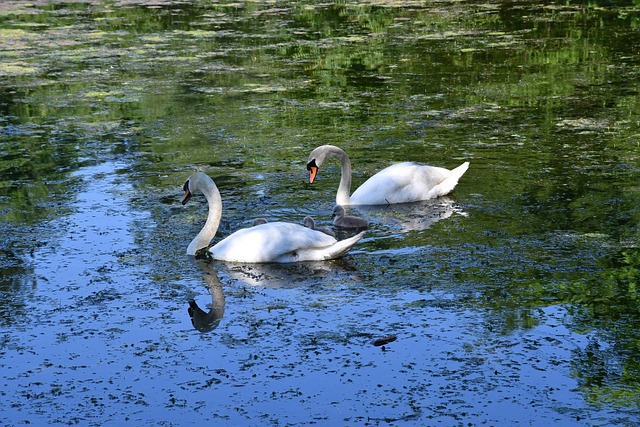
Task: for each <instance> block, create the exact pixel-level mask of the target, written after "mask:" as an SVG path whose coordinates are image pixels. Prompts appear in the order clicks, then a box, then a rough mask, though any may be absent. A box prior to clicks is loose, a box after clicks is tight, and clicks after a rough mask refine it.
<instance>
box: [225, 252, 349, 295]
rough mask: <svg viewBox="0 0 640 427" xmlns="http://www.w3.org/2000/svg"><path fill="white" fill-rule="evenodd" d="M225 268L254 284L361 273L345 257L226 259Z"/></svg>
mask: <svg viewBox="0 0 640 427" xmlns="http://www.w3.org/2000/svg"><path fill="white" fill-rule="evenodd" d="M224 266H225V268H224V270H225V272H226V273H227V274H229V276H230V277H231V278H232V279H235V280H237V281H239V282H243V283H245V284H247V285H251V286H263V287H266V288H294V287H298V286H302V285H313V284H315V283H317V282H318V281H320V280H322V281H326V279H327V276H328V275H329V274H345V273H350V272H351V273H350V274H357V273H355V271H356V269H355V268H354V267H352V266H351V265H350V264H349V263H348V262H347V261H346V260H345V259H343V258H341V259H337V260H333V261H321V262H313V261H311V262H298V263H291V264H278V263H271V264H240V263H224Z"/></svg>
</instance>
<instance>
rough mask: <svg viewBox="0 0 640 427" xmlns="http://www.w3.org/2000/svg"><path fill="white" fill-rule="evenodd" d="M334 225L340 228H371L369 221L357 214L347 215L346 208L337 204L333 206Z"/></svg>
mask: <svg viewBox="0 0 640 427" xmlns="http://www.w3.org/2000/svg"><path fill="white" fill-rule="evenodd" d="M331 217H332V218H333V225H335V226H336V227H340V228H369V221H367V220H366V219H364V218H360V217H357V216H351V215H345V214H344V208H343V207H342V206H340V205H335V207H334V208H333V214H332V215H331Z"/></svg>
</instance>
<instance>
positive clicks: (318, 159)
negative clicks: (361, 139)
mask: <svg viewBox="0 0 640 427" xmlns="http://www.w3.org/2000/svg"><path fill="white" fill-rule="evenodd" d="M328 157H337V158H339V159H340V162H341V163H343V162H345V161H346V162H347V163H348V162H349V158H348V157H347V154H346V153H345V152H344V150H342V149H341V148H339V147H336V146H335V145H321V146H319V147H317V148H316V149H314V150H313V151H312V152H311V154H309V160H307V170H308V171H309V183H311V184H313V180H314V179H315V178H316V175H317V174H318V169H319V168H320V166H322V164H323V163H324V162H325V160H327V158H328Z"/></svg>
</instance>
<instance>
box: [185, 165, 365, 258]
mask: <svg viewBox="0 0 640 427" xmlns="http://www.w3.org/2000/svg"><path fill="white" fill-rule="evenodd" d="M183 189H184V191H185V195H184V198H183V199H182V204H183V205H184V204H186V203H187V201H189V199H190V198H191V195H192V194H196V193H202V194H204V196H205V198H206V199H207V201H208V203H209V214H208V216H207V221H206V223H205V225H204V227H203V228H202V230H200V232H199V233H198V235H197V236H196V237H195V238H194V239H193V240H192V241H191V243H190V244H189V247H188V248H187V255H195V254H196V252H197V251H198V250H200V249H203V248H207V247H208V246H209V243H210V242H211V239H212V238H213V237H214V236H215V234H216V231H217V230H218V226H219V224H220V218H221V217H222V198H221V197H220V191H219V190H218V187H217V186H216V184H215V183H214V182H213V180H212V179H211V178H210V177H209V176H208V175H206V174H205V173H203V172H196V173H195V174H193V175H191V176H190V177H189V179H188V180H187V182H186V183H185V184H184V187H183ZM363 235H364V232H362V233H360V234H358V235H356V236H353V237H350V238H348V239H344V240H340V241H337V240H336V239H335V238H333V237H331V236H328V235H326V234H324V233H322V232H320V231H316V230H312V229H309V228H306V227H303V226H302V225H299V224H292V223H287V222H269V223H266V224H260V225H256V226H253V227H250V228H243V229H240V230H238V231H236V232H235V233H233V234H231V235H230V236H228V237H226V238H225V239H223V240H221V241H220V242H219V243H217V244H216V245H214V246H212V247H211V248H209V252H210V253H211V256H212V257H213V258H215V259H218V260H221V261H232V262H246V263H262V262H280V263H288V262H298V261H322V260H328V259H334V258H338V257H340V256H342V255H344V254H345V253H346V252H348V251H349V249H351V247H353V245H355V244H356V242H357V241H358V240H360V239H361V238H362V236H363Z"/></svg>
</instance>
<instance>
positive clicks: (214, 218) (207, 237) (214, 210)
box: [187, 180, 222, 255]
mask: <svg viewBox="0 0 640 427" xmlns="http://www.w3.org/2000/svg"><path fill="white" fill-rule="evenodd" d="M201 191H202V194H204V197H206V199H207V202H209V214H208V215H207V222H205V224H204V227H202V230H200V232H199V233H198V235H197V236H196V237H194V239H193V240H192V241H191V243H189V247H188V248H187V255H195V254H196V251H198V250H199V249H202V248H206V247H207V246H209V243H210V242H211V239H213V237H214V236H215V235H216V231H218V226H219V225H220V218H221V217H222V197H220V191H218V187H217V186H216V184H215V183H214V182H213V180H211V181H210V182H206V183H203V188H202V189H201Z"/></svg>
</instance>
